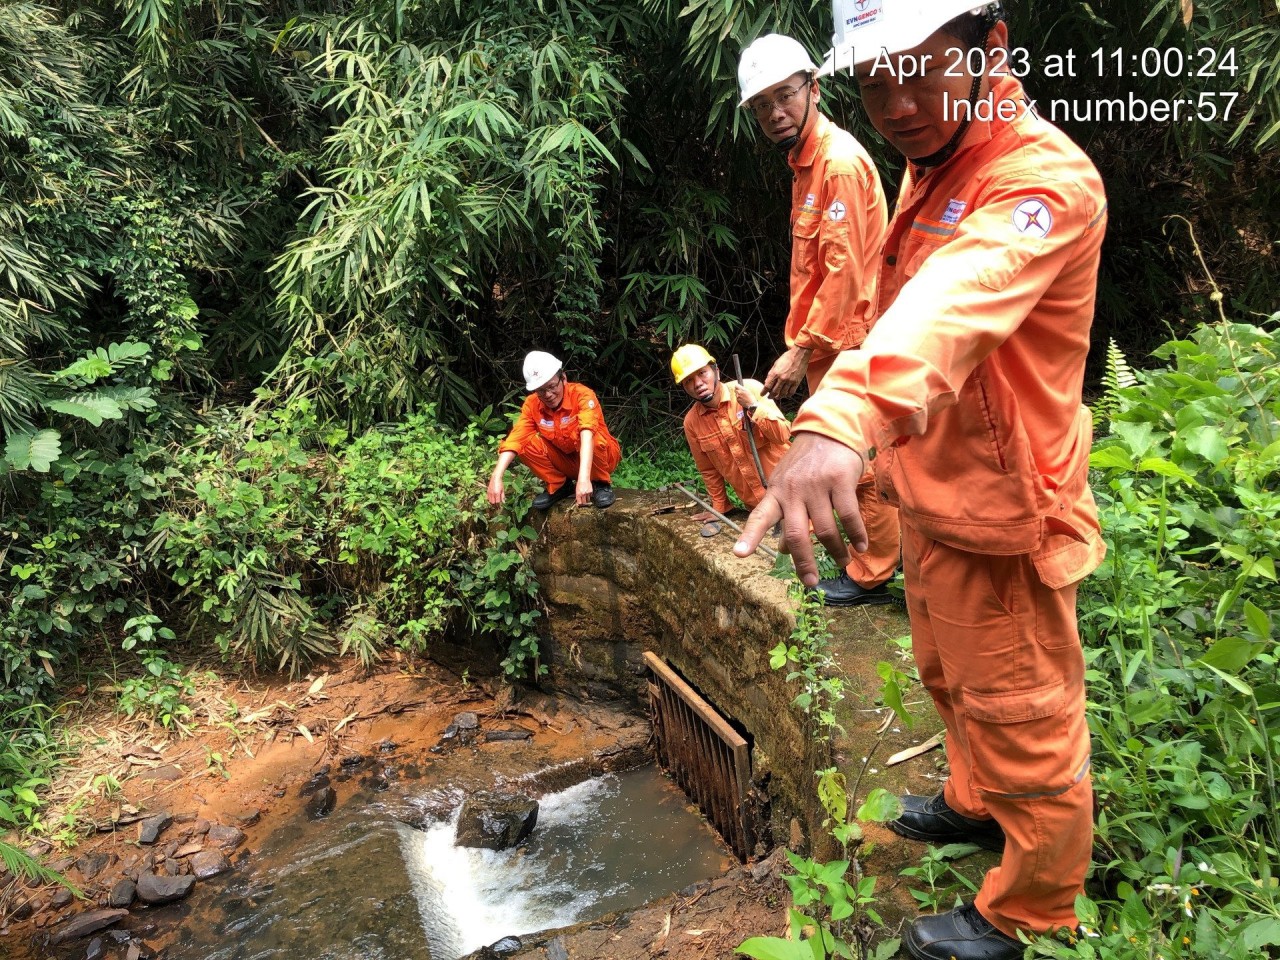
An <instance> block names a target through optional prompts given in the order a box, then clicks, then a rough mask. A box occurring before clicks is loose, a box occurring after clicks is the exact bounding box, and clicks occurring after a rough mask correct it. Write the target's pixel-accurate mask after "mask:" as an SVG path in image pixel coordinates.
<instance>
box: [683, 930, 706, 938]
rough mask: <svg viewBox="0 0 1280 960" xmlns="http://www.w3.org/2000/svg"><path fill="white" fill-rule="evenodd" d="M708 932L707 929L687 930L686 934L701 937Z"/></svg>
mask: <svg viewBox="0 0 1280 960" xmlns="http://www.w3.org/2000/svg"><path fill="white" fill-rule="evenodd" d="M706 932H707V931H705V930H686V931H685V934H687V935H688V936H690V937H700V936H702V935H703V934H704V933H706Z"/></svg>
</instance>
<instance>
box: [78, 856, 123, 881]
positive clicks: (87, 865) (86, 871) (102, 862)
mask: <svg viewBox="0 0 1280 960" xmlns="http://www.w3.org/2000/svg"><path fill="white" fill-rule="evenodd" d="M114 859H115V854H114V853H86V854H85V855H84V856H83V857H81V858H80V859H79V860H77V861H76V869H77V870H79V871H80V876H82V877H84V878H85V879H86V880H92V879H93V878H94V877H96V876H97V875H98V874H100V873H101V872H102V871H103V870H105V869H106V867H107V864H109V863H111V862H112V861H113V860H114Z"/></svg>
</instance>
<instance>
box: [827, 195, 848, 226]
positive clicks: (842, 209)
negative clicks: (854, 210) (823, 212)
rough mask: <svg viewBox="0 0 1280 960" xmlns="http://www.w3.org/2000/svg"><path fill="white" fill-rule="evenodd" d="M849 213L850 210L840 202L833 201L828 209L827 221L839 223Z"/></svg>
mask: <svg viewBox="0 0 1280 960" xmlns="http://www.w3.org/2000/svg"><path fill="white" fill-rule="evenodd" d="M848 213H849V208H848V207H846V206H845V205H844V203H843V202H841V201H840V200H833V201H832V202H831V206H829V207H827V219H828V220H834V221H836V222H837V223H839V222H840V221H841V220H843V219H844V218H845V217H846V216H847V215H848Z"/></svg>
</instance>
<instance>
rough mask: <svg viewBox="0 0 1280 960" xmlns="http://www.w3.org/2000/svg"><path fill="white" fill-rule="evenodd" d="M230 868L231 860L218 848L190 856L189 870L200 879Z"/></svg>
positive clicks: (214, 875) (206, 878) (205, 878)
mask: <svg viewBox="0 0 1280 960" xmlns="http://www.w3.org/2000/svg"><path fill="white" fill-rule="evenodd" d="M230 869H231V861H230V860H228V859H227V857H226V855H225V854H224V853H222V852H221V851H219V850H205V851H203V852H202V853H197V854H196V855H195V856H194V857H192V858H191V872H192V873H193V874H195V875H196V877H198V878H199V879H201V880H208V879H209V878H210V877H216V876H217V875H218V874H220V873H226V872H227V871H228V870H230Z"/></svg>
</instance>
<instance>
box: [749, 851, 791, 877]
mask: <svg viewBox="0 0 1280 960" xmlns="http://www.w3.org/2000/svg"><path fill="white" fill-rule="evenodd" d="M786 856H787V852H786V850H785V849H784V848H783V847H774V848H773V853H771V854H769V856H767V857H765V858H764V859H763V860H761V861H760V862H759V863H757V864H754V865H753V866H752V867H751V879H752V880H754V881H755V882H756V883H764V882H765V881H766V880H768V879H770V878H771V877H776V876H779V874H780V873H781V870H782V867H783V866H784V865H785V864H786Z"/></svg>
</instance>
